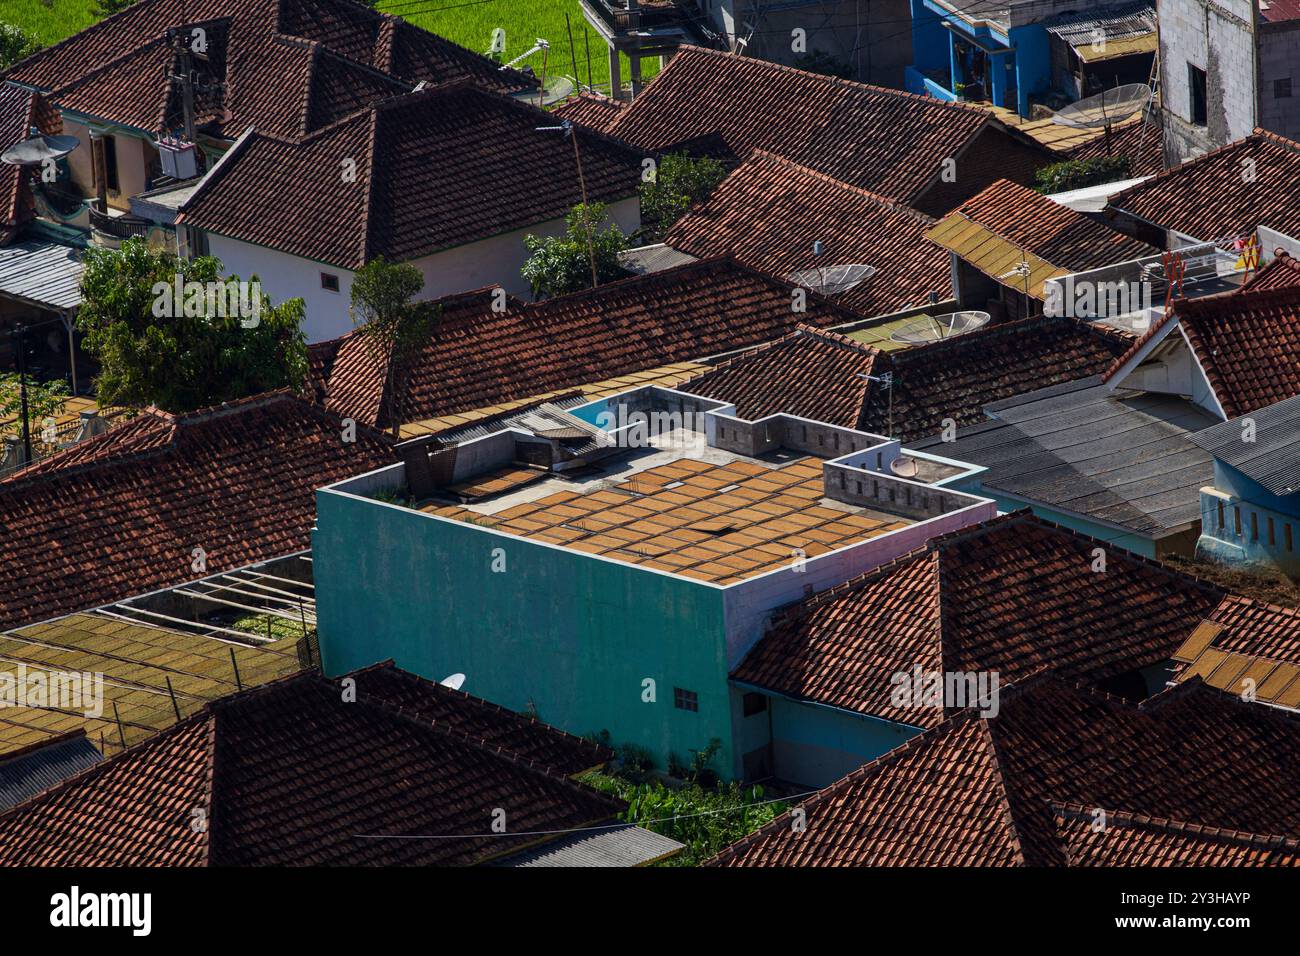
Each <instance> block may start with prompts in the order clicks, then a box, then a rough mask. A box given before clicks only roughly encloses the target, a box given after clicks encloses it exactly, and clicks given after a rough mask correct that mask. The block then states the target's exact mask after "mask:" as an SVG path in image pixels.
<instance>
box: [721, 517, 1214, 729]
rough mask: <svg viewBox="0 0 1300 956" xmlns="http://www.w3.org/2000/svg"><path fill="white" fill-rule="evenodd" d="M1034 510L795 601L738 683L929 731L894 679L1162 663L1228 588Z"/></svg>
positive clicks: (935, 714) (935, 715) (1123, 669)
mask: <svg viewBox="0 0 1300 956" xmlns="http://www.w3.org/2000/svg"><path fill="white" fill-rule="evenodd" d="M1098 545H1099V542H1097V541H1096V540H1095V539H1093V538H1088V537H1085V536H1083V535H1079V534H1075V533H1074V532H1071V531H1067V530H1065V529H1063V528H1059V527H1057V526H1055V525H1051V524H1049V523H1047V522H1044V521H1041V520H1039V519H1038V518H1035V517H1033V516H1032V515H1031V514H1029V513H1028V512H1017V513H1015V514H1012V515H1008V516H1004V517H1001V518H996V519H993V520H991V521H987V522H984V523H983V524H980V525H976V526H974V527H973V528H971V529H967V530H965V531H961V532H956V533H953V534H950V535H945V536H943V537H939V538H935V539H933V540H932V541H931V542H930V543H929V544H928V545H927V547H926V548H925V549H922V550H919V551H916V552H914V553H912V554H911V555H908V556H905V557H903V558H900V559H898V560H897V561H894V562H892V563H890V564H888V565H886V566H885V567H883V568H881V569H878V570H876V571H872V572H870V573H869V574H867V575H864V576H863V577H860V578H856V579H854V580H853V581H850V582H849V583H847V584H845V585H842V586H840V587H837V588H832V589H831V590H829V591H826V592H823V593H821V594H819V595H816V596H814V597H812V598H809V599H808V600H806V601H804V602H802V603H801V604H799V605H796V606H795V607H794V608H793V609H791V610H790V611H789V612H787V613H786V614H785V615H784V616H783V617H781V618H780V619H779V620H778V621H777V622H776V623H775V624H774V625H773V627H772V629H771V630H770V631H769V632H768V633H767V634H766V635H765V636H764V637H763V639H762V640H761V641H759V642H758V644H756V645H755V646H754V648H753V649H752V650H750V652H749V653H748V654H747V655H746V656H745V658H744V659H743V660H742V661H741V662H740V664H739V665H738V666H737V667H736V669H735V671H734V672H733V673H732V679H733V680H736V681H740V682H742V683H745V684H750V685H753V686H757V687H762V688H766V689H769V690H773V691H776V692H778V693H781V694H785V695H788V696H791V697H797V698H800V699H804V700H811V701H814V702H816V703H819V704H826V705H828V706H832V707H839V708H842V709H844V710H851V711H855V712H857V713H863V714H869V715H871V716H875V717H881V718H883V719H885V720H893V721H899V722H901V723H906V724H911V725H913V726H921V727H933V726H935V725H937V724H938V723H939V722H940V721H942V720H943V717H944V713H943V711H942V710H940V709H937V708H922V709H917V708H913V707H899V706H898V705H896V704H895V703H894V702H893V701H892V698H891V695H892V692H893V689H894V685H893V683H892V678H893V675H895V674H900V673H901V674H909V673H911V672H912V669H913V667H915V666H920V667H921V669H922V671H925V672H932V671H944V672H951V671H963V672H971V671H996V672H998V674H999V675H1000V677H999V680H1000V681H1001V682H1002V683H1003V684H1004V685H1005V684H1006V683H1009V682H1011V681H1016V680H1019V679H1022V678H1024V677H1026V676H1028V675H1029V674H1031V673H1033V672H1035V671H1037V670H1039V669H1041V668H1043V667H1050V668H1053V669H1054V670H1056V671H1057V672H1058V673H1060V674H1062V675H1063V676H1078V677H1085V676H1086V677H1087V678H1088V679H1090V680H1103V679H1105V678H1109V677H1114V676H1117V675H1119V674H1123V673H1127V672H1129V671H1133V670H1137V669H1139V668H1141V667H1146V666H1149V665H1152V664H1157V663H1159V662H1161V661H1163V660H1167V659H1168V658H1169V657H1170V656H1171V655H1172V654H1173V652H1174V651H1175V650H1177V649H1178V647H1179V646H1180V645H1181V644H1182V642H1183V640H1184V639H1185V638H1186V637H1187V635H1188V634H1190V633H1191V631H1192V630H1193V628H1195V627H1196V625H1197V624H1198V623H1199V621H1200V620H1201V619H1202V618H1203V617H1205V615H1206V614H1208V613H1209V611H1210V609H1212V608H1214V607H1215V606H1216V605H1218V603H1219V601H1220V599H1221V598H1222V597H1223V592H1222V591H1220V590H1218V589H1217V588H1215V587H1213V586H1211V585H1208V584H1206V583H1205V582H1202V581H1199V580H1198V579H1196V578H1192V577H1189V576H1187V575H1184V574H1181V573H1179V572H1175V571H1172V570H1170V569H1167V568H1165V567H1163V566H1161V565H1159V564H1156V563H1154V562H1149V561H1146V560H1144V559H1142V558H1138V557H1136V556H1134V555H1130V554H1128V553H1127V552H1125V551H1122V550H1118V549H1109V551H1108V554H1107V558H1106V561H1107V563H1106V571H1105V572H1104V573H1098V572H1096V571H1094V570H1093V563H1094V561H1095V555H1094V553H1093V550H1094V549H1095V548H1097V547H1098Z"/></svg>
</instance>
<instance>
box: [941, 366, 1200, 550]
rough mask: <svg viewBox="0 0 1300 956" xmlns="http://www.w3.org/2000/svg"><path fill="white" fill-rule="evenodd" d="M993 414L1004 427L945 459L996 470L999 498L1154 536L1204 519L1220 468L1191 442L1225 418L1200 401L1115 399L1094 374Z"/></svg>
mask: <svg viewBox="0 0 1300 956" xmlns="http://www.w3.org/2000/svg"><path fill="white" fill-rule="evenodd" d="M985 411H986V412H988V413H989V414H990V415H994V416H996V420H994V421H990V422H987V423H984V424H980V425H977V426H974V427H972V428H966V429H962V430H961V431H960V432H959V433H958V435H957V440H956V441H955V442H951V443H947V444H943V445H942V446H941V448H942V451H941V453H942V454H943V455H944V456H945V457H949V458H957V459H960V460H961V461H968V462H971V463H973V464H977V465H984V466H985V467H987V468H988V469H989V470H988V472H987V473H986V474H985V475H984V476H983V478H982V479H981V484H982V486H983V487H984V488H985V489H986V490H987V491H989V492H990V493H995V494H996V493H998V492H1003V493H1005V494H1006V495H1008V496H1011V497H1014V498H1019V499H1023V500H1026V501H1029V502H1031V503H1037V504H1042V505H1045V506H1047V507H1053V508H1059V509H1061V510H1063V511H1069V512H1072V513H1074V514H1077V515H1081V516H1083V517H1086V518H1092V519H1094V520H1097V521H1102V522H1105V523H1107V524H1111V525H1114V526H1117V527H1120V528H1126V529H1129V530H1131V531H1135V532H1137V533H1139V534H1146V535H1159V534H1161V533H1164V532H1166V531H1170V530H1174V529H1177V528H1180V527H1183V526H1185V525H1187V524H1189V523H1190V522H1193V521H1195V520H1196V519H1197V518H1198V517H1199V516H1200V489H1201V487H1202V486H1203V485H1207V484H1209V483H1210V481H1211V479H1212V476H1213V472H1214V467H1213V463H1212V461H1211V459H1210V456H1209V455H1208V454H1207V453H1206V452H1205V451H1204V450H1202V449H1201V448H1198V447H1197V446H1196V445H1194V444H1193V443H1192V442H1191V440H1190V437H1189V436H1190V433H1191V432H1193V431H1196V430H1198V429H1202V428H1205V427H1206V426H1207V425H1209V424H1210V423H1212V422H1214V421H1215V418H1214V416H1212V415H1211V414H1210V413H1209V412H1206V411H1205V410H1204V409H1202V408H1200V407H1199V406H1197V405H1194V404H1192V403H1191V402H1187V401H1183V400H1182V399H1179V398H1175V397H1172V396H1167V395H1150V394H1143V393H1139V392H1135V391H1132V390H1128V389H1118V390H1116V391H1115V392H1113V393H1112V392H1110V391H1109V390H1108V389H1107V388H1106V387H1105V386H1104V385H1102V384H1101V381H1100V378H1099V377H1097V376H1093V377H1092V378H1088V379H1083V380H1081V381H1078V382H1069V383H1065V384H1062V385H1056V386H1052V387H1050V388H1045V389H1042V390H1040V391H1037V392H1031V393H1029V394H1027V395H1020V396H1017V397H1016V398H1012V399H1007V400H1006V401H1001V402H996V403H994V404H991V405H989V406H987V407H986V408H985ZM930 445H934V446H935V447H936V448H937V447H940V446H939V444H938V440H937V439H930V440H928V441H926V442H921V443H919V444H918V447H919V448H925V447H927V446H930Z"/></svg>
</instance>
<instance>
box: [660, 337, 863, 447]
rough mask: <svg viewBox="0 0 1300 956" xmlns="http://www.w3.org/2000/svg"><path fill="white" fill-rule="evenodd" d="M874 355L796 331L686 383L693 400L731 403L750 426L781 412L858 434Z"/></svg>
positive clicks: (846, 342)
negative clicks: (699, 397) (855, 429)
mask: <svg viewBox="0 0 1300 956" xmlns="http://www.w3.org/2000/svg"><path fill="white" fill-rule="evenodd" d="M879 355H880V352H878V351H877V350H876V349H873V348H871V347H869V346H866V345H862V344H860V343H858V342H854V341H853V340H852V339H849V338H845V337H844V336H842V335H836V334H835V333H834V332H823V331H821V330H819V329H816V328H813V327H812V326H807V325H801V326H799V328H797V329H796V330H795V331H793V332H791V333H790V334H789V335H787V336H785V337H784V338H781V339H777V340H776V341H775V342H772V343H769V344H767V345H760V346H759V347H758V348H756V349H754V350H752V351H749V352H745V353H744V354H742V355H739V356H737V357H736V358H733V359H729V360H727V361H726V362H723V363H722V364H720V365H718V366H716V367H714V368H712V369H710V370H709V371H707V372H705V373H703V374H702V375H699V376H697V377H695V378H692V379H690V380H688V381H687V382H686V383H685V384H684V385H683V386H682V387H683V389H684V390H685V391H688V392H690V393H691V394H693V395H703V396H705V397H706V398H716V399H719V400H720V401H724V402H731V403H732V404H734V405H735V406H736V413H737V414H738V415H739V416H740V417H741V418H745V419H748V420H750V421H753V420H755V419H758V418H763V417H765V416H768V415H775V414H779V413H781V412H785V413H786V414H790V415H799V416H801V417H803V418H811V419H812V420H814V421H818V422H826V423H827V424H830V425H840V426H842V427H844V428H857V427H858V423H859V421H860V420H861V418H862V407H863V405H864V404H865V402H866V398H867V391H868V389H869V388H870V387H871V383H870V382H869V381H868V380H867V379H865V378H862V376H864V375H870V374H871V372H872V368H873V366H874V363H875V361H876V358H877V357H878V356H879Z"/></svg>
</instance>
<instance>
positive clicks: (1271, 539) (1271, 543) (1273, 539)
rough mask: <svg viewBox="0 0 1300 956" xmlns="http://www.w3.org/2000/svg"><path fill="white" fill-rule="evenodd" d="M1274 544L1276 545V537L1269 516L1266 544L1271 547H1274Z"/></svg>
mask: <svg viewBox="0 0 1300 956" xmlns="http://www.w3.org/2000/svg"><path fill="white" fill-rule="evenodd" d="M1276 545H1277V537H1276V536H1275V535H1274V534H1273V519H1272V518H1269V519H1268V546H1269V547H1270V548H1272V547H1276Z"/></svg>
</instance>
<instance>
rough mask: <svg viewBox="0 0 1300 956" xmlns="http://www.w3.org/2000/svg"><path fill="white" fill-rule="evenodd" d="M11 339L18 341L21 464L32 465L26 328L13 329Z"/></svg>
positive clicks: (21, 326)
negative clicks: (21, 437) (28, 418)
mask: <svg viewBox="0 0 1300 956" xmlns="http://www.w3.org/2000/svg"><path fill="white" fill-rule="evenodd" d="M13 337H16V338H17V340H18V394H19V404H20V406H21V407H20V410H19V413H18V414H19V422H20V424H21V426H22V431H23V464H24V465H30V464H31V463H32V424H31V422H30V421H28V420H27V326H25V325H20V326H18V328H16V329H14V331H13Z"/></svg>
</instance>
